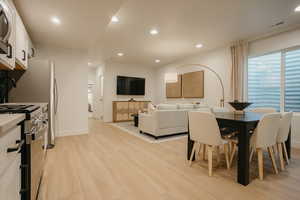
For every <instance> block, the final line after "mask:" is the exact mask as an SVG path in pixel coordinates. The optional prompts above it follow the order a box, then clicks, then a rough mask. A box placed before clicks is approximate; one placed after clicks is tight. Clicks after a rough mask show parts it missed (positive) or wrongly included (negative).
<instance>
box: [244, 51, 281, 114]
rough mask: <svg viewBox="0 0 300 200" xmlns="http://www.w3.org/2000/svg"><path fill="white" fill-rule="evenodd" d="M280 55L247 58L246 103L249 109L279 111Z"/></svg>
mask: <svg viewBox="0 0 300 200" xmlns="http://www.w3.org/2000/svg"><path fill="white" fill-rule="evenodd" d="M280 63H281V53H274V54H268V55H264V56H259V57H254V58H249V60H248V101H249V102H251V103H253V104H252V105H251V107H273V108H276V109H277V110H278V111H279V110H280Z"/></svg>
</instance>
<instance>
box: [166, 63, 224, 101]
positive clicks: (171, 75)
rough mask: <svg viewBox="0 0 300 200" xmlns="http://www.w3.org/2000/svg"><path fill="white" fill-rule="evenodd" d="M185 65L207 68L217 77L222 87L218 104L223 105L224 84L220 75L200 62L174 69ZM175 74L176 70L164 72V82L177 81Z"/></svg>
mask: <svg viewBox="0 0 300 200" xmlns="http://www.w3.org/2000/svg"><path fill="white" fill-rule="evenodd" d="M186 67H200V68H203V69H207V70H209V71H210V72H212V73H213V74H214V75H215V76H216V77H217V79H218V81H219V83H220V85H221V89H222V98H221V99H220V106H221V107H224V100H225V90H224V84H223V81H222V78H221V76H220V75H219V74H218V73H217V72H216V71H215V70H213V69H212V68H211V67H209V66H207V65H201V64H184V65H181V66H179V67H177V68H176V69H182V68H186ZM177 74H178V73H177V72H175V73H169V74H166V75H165V79H166V82H168V83H171V82H177Z"/></svg>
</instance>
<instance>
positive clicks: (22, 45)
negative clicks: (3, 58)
mask: <svg viewBox="0 0 300 200" xmlns="http://www.w3.org/2000/svg"><path fill="white" fill-rule="evenodd" d="M27 54H28V35H27V32H26V29H25V26H24V24H23V22H22V19H21V17H20V16H19V15H18V14H16V64H17V66H16V67H17V68H22V69H27V67H28V56H27Z"/></svg>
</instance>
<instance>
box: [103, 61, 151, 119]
mask: <svg viewBox="0 0 300 200" xmlns="http://www.w3.org/2000/svg"><path fill="white" fill-rule="evenodd" d="M118 75H120V76H131V77H141V78H145V79H146V83H145V95H144V96H132V95H117V92H116V89H117V76H118ZM155 88H156V78H155V70H154V69H153V68H151V67H148V66H141V65H138V64H120V63H106V64H105V70H104V90H103V104H104V109H103V112H104V116H103V120H104V122H112V109H113V108H112V102H113V101H118V100H125V101H127V100H129V99H130V98H134V99H135V100H148V101H152V102H154V103H156V94H155Z"/></svg>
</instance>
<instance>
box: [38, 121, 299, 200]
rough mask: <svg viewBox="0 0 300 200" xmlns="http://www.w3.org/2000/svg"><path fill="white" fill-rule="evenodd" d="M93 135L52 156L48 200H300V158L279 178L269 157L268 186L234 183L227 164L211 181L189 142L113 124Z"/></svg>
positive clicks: (93, 128) (96, 124)
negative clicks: (191, 155) (189, 155)
mask: <svg viewBox="0 0 300 200" xmlns="http://www.w3.org/2000/svg"><path fill="white" fill-rule="evenodd" d="M89 123H90V134H89V135H84V136H71V137H64V138H59V139H58V140H57V145H56V148H55V149H53V150H50V151H49V152H48V155H47V164H46V169H45V177H44V181H43V184H42V191H41V197H42V198H41V199H43V200H110V199H113V200H148V199H149V200H150V199H151V200H154V199H155V200H160V199H161V200H199V199H203V200H219V199H220V200H221V199H222V200H234V199H243V200H247V199H249V200H250V199H251V200H253V199H256V200H268V199H270V200H277V199H278V200H279V199H280V200H285V199H287V200H292V199H299V198H300V152H299V151H293V155H292V156H293V159H292V161H291V164H290V165H289V166H288V169H287V170H286V171H284V172H280V173H279V175H274V174H273V171H272V168H271V164H270V162H269V159H268V157H267V155H265V160H266V163H265V180H264V181H259V180H258V179H257V176H258V173H257V164H256V160H255V161H254V162H253V163H252V164H251V166H252V167H251V168H252V169H251V170H252V175H251V176H252V179H253V180H252V182H251V184H250V185H248V186H247V187H244V186H241V185H239V184H237V183H236V182H235V177H236V173H235V171H236V169H231V170H229V171H228V170H226V169H225V164H224V163H222V166H219V167H218V168H215V169H214V175H213V177H208V171H207V165H206V163H205V162H203V161H201V162H196V163H194V164H193V165H192V167H189V166H188V162H187V161H186V138H183V139H179V140H175V141H169V142H164V143H160V144H150V143H147V142H145V141H143V140H140V139H138V138H136V137H134V136H131V135H129V134H127V133H125V132H123V131H121V130H119V129H117V128H115V127H113V126H110V125H109V124H105V123H102V122H100V121H95V120H90V121H89Z"/></svg>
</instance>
